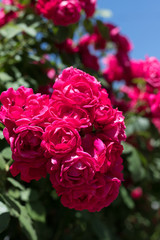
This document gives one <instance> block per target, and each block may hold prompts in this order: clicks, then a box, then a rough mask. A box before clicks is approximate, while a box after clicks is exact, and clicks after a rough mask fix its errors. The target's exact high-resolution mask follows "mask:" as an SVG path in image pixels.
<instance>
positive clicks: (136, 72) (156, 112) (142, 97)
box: [106, 57, 160, 131]
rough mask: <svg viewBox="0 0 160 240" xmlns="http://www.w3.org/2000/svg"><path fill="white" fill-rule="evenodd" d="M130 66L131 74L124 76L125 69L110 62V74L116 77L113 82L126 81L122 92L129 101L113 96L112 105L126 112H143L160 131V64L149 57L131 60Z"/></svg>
mask: <svg viewBox="0 0 160 240" xmlns="http://www.w3.org/2000/svg"><path fill="white" fill-rule="evenodd" d="M128 66H129V67H128V70H129V71H128V73H129V74H128V75H125V74H124V75H122V74H121V73H122V72H124V69H122V67H121V66H119V65H117V64H115V62H114V61H112V62H110V66H109V67H108V72H110V75H112V76H114V77H113V79H112V81H111V82H113V81H115V80H122V79H123V80H125V81H126V85H123V86H122V87H121V88H120V90H121V92H122V93H123V94H125V95H126V96H127V99H128V100H127V101H126V100H125V99H123V98H122V99H117V98H115V97H114V96H112V97H111V99H112V103H113V105H116V106H118V107H119V108H120V109H121V110H122V111H124V112H126V111H130V110H131V111H135V112H141V113H142V112H143V115H145V116H146V117H148V118H150V119H151V120H152V122H153V124H154V125H155V126H156V127H157V129H158V130H159V131H160V107H159V106H160V91H159V90H160V62H159V61H158V60H157V59H156V58H155V57H147V58H146V59H145V60H138V61H137V60H129V64H128ZM135 79H139V80H135ZM106 80H107V78H106ZM109 82H110V80H109Z"/></svg>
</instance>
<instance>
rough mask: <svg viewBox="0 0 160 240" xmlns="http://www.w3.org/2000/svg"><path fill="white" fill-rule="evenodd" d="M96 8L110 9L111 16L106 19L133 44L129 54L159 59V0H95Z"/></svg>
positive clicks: (140, 57)
mask: <svg viewBox="0 0 160 240" xmlns="http://www.w3.org/2000/svg"><path fill="white" fill-rule="evenodd" d="M97 3H98V8H100V9H104V8H105V9H110V10H111V11H112V12H113V16H112V17H111V18H109V19H106V21H109V22H113V23H115V24H116V25H118V26H119V27H120V29H121V32H122V33H123V34H124V35H126V36H128V37H129V39H130V40H131V41H132V43H133V45H134V50H133V51H132V53H131V56H132V57H133V58H135V59H144V58H145V56H147V55H148V56H155V57H157V58H158V59H159V60H160V0H134V1H133V0H97Z"/></svg>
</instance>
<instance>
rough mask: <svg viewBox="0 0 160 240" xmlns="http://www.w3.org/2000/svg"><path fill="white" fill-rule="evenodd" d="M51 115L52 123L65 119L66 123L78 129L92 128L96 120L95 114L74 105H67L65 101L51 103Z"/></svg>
mask: <svg viewBox="0 0 160 240" xmlns="http://www.w3.org/2000/svg"><path fill="white" fill-rule="evenodd" d="M49 113H50V119H49V121H50V122H52V121H55V120H57V119H59V120H62V119H63V120H64V121H66V122H68V123H71V124H72V125H73V126H74V127H75V128H77V129H81V128H87V127H90V126H91V125H92V123H93V120H94V113H93V112H92V113H93V114H89V113H88V111H86V110H85V109H82V108H80V107H79V106H75V105H72V104H67V103H65V102H63V101H53V102H51V104H50V105H49ZM90 113H91V112H90Z"/></svg>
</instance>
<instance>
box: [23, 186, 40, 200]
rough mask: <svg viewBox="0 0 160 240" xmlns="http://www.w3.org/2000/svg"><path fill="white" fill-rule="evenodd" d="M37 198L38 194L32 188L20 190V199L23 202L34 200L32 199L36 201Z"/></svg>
mask: <svg viewBox="0 0 160 240" xmlns="http://www.w3.org/2000/svg"><path fill="white" fill-rule="evenodd" d="M38 198H39V194H38V192H37V191H36V190H34V189H30V188H28V189H25V190H24V191H22V192H21V199H22V201H24V202H28V201H30V202H34V201H37V199H38Z"/></svg>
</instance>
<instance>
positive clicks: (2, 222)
mask: <svg viewBox="0 0 160 240" xmlns="http://www.w3.org/2000/svg"><path fill="white" fill-rule="evenodd" d="M9 221H10V215H9V210H8V208H7V206H6V205H5V204H4V203H3V202H1V201H0V233H2V232H3V231H4V230H5V229H6V228H7V227H8V224H9Z"/></svg>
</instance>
